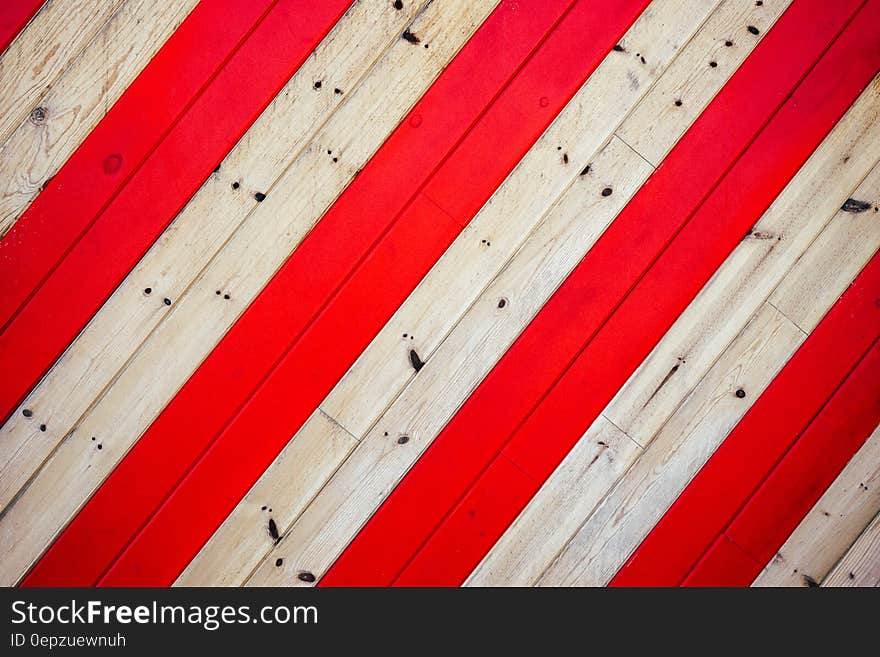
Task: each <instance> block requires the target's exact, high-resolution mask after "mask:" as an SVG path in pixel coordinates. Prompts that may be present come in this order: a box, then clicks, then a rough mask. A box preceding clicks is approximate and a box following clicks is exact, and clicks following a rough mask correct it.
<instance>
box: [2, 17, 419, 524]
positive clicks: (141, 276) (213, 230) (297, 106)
mask: <svg viewBox="0 0 880 657" xmlns="http://www.w3.org/2000/svg"><path fill="white" fill-rule="evenodd" d="M380 9H381V11H380ZM420 9H421V3H420V2H412V3H408V4H407V5H406V7H405V9H404V10H402V11H389V10H388V7H387V6H386V5H385V4H384V3H383V2H382V0H368V1H365V2H361V3H358V4H357V5H356V6H355V7H354V8H353V9H351V10H350V11H349V12H347V13H346V15H345V16H343V18H342V19H341V20H340V21H339V23H338V24H337V25H336V26H335V27H334V29H333V30H332V31H331V32H330V34H329V35H328V36H327V37H326V38H325V39H324V40H323V41H322V42H321V43H320V44H319V46H318V47H317V49H316V50H315V52H314V53H313V54H312V55H311V56H310V57H309V58H308V59H307V60H306V61H305V62H304V63H303V65H302V67H301V68H300V70H299V71H298V72H297V73H296V74H295V75H294V76H293V77H292V78H291V80H290V81H289V82H288V84H287V85H286V86H285V87H284V89H283V90H282V91H281V92H280V93H279V95H278V97H277V98H276V99H275V100H274V101H273V102H272V103H271V104H270V105H269V107H268V108H267V109H266V110H265V111H264V112H263V114H262V115H261V116H260V118H259V119H258V120H257V121H256V122H255V123H254V124H253V125H252V126H251V128H250V129H249V130H248V131H247V133H245V135H244V137H243V138H242V139H241V140H240V142H239V143H238V144H237V145H236V146H235V148H233V149H232V151H231V152H230V153H229V154H228V155H227V157H226V158H225V159H224V161H223V163H222V166H221V170H220V171H219V172H218V173H215V174H213V175H212V176H211V177H210V178H209V179H208V180H207V182H206V183H205V184H204V185H203V187H202V188H201V189H200V190H199V191H198V192H197V193H196V195H195V196H194V197H193V198H192V199H191V200H190V202H189V203H188V204H187V205H186V207H185V208H184V209H183V210H182V211H181V213H180V215H178V217H177V218H176V219H175V221H174V222H173V223H172V224H171V226H170V227H169V228H168V230H166V231H165V232H164V233H163V234H162V236H161V237H160V238H159V240H157V242H156V243H155V244H154V245H153V246H152V247H151V248H150V250H149V251H148V252H147V254H146V255H145V256H144V258H143V259H142V260H141V261H140V262H139V263H138V265H137V266H136V267H135V268H134V270H133V271H132V272H131V274H129V276H128V277H127V278H126V279H125V281H123V283H122V284H121V285H120V287H119V288H118V289H117V290H116V292H114V294H113V295H112V296H111V297H110V299H109V300H108V301H107V302H106V303H105V304H104V306H103V307H102V308H101V310H100V311H99V312H98V313H97V314H96V315H95V317H93V318H92V320H91V322H90V323H89V325H88V326H87V327H86V328H85V329H84V331H83V332H82V333H81V334H80V335H79V336H78V338H77V339H76V340H75V341H74V342H73V344H72V345H71V346H70V347H69V348H68V349H67V351H66V352H65V353H64V355H63V356H62V357H61V358H60V359H59V360H58V362H56V363H55V365H54V366H53V367H52V369H51V370H50V371H49V373H48V374H47V375H46V377H45V378H44V379H43V380H42V381H41V382H40V384H39V385H38V386H37V387H36V388H35V389H34V390H33V391H32V392H31V393H30V394H29V395H28V396H27V398H26V399H25V400H24V401H23V402H22V405H21V407H20V408H19V409H18V410H17V412H15V413H13V415H12V416H11V417H10V418H9V420H8V421H7V422H6V424H5V426H4V427H3V429H2V431H0V455H2V456H0V507H5V506H6V505H7V504H8V503H9V501H10V500H11V499H12V497H13V496H14V495H15V494H16V493H17V491H18V490H19V489H20V487H21V486H22V485H24V483H25V482H26V481H27V479H28V478H29V477H31V475H32V474H33V473H34V472H36V470H37V469H38V468H39V467H40V464H41V463H42V462H43V461H44V460H45V459H46V458H48V457H49V456H50V455H51V453H52V451H53V450H54V449H55V448H56V447H57V446H58V445H59V444H60V442H61V441H62V440H64V439H65V437H66V436H68V435H69V434H70V432H71V431H72V430H73V428H74V427H75V426H76V425H77V424H78V423H80V421H81V420H82V417H83V415H84V414H85V413H86V412H87V410H88V409H89V408H90V407H92V406H93V405H94V403H95V402H96V400H97V399H99V398H100V396H101V395H102V394H103V393H105V392H106V390H107V389H108V388H109V386H111V385H112V383H113V382H114V381H115V380H116V379H117V378H118V377H119V376H120V373H121V371H122V370H123V369H124V368H125V366H126V364H127V363H128V361H129V359H131V358H132V356H133V354H135V353H136V352H137V350H138V348H139V347H140V345H141V344H143V343H144V341H145V340H146V339H147V338H148V337H149V336H150V335H151V333H152V332H153V331H154V330H155V329H156V327H157V326H158V325H160V324H161V323H162V322H163V321H164V320H165V319H166V318H167V317H168V316H169V314H170V313H171V311H172V309H173V307H171V306H166V305H164V304H163V303H162V301H161V300H162V299H164V298H168V299H173V300H174V301H175V302H176V303H177V305H179V303H180V300H181V297H182V296H183V295H184V294H185V293H186V292H187V290H188V289H189V288H190V286H191V285H192V284H193V281H194V280H195V279H196V278H197V277H198V276H199V274H200V273H201V272H202V271H203V269H204V268H205V266H206V265H207V263H209V262H210V261H211V259H212V258H213V257H214V256H215V255H216V253H217V252H218V251H219V250H220V249H221V248H222V247H223V245H224V244H225V243H226V242H228V241H229V239H230V237H231V236H232V235H233V234H234V233H235V231H236V230H237V229H238V227H239V226H240V225H241V224H242V223H243V222H244V221H245V220H246V219H248V218H249V217H251V218H253V219H254V220H255V221H257V220H258V217H260V216H263V217H265V216H269V217H272V216H273V215H272V214H271V212H272V211H273V210H272V209H274V208H276V207H281V205H279V206H275V205H274V204H275V203H276V201H277V200H278V199H276V194H275V192H274V191H273V188H274V187H275V186H278V187H279V188H283V186H284V185H285V184H290V183H289V181H290V180H291V177H290V176H288V177H287V178H286V179H285V180H287V181H288V182H287V183H284V182H281V183H279V180H280V179H281V178H282V177H283V176H284V173H285V171H286V170H287V169H288V168H289V167H290V166H291V164H292V163H293V162H295V161H297V158H300V157H301V156H302V158H303V160H302V161H303V164H300V165H299V166H300V169H299V173H300V175H303V176H304V177H307V176H306V174H304V173H302V172H303V169H304V168H307V167H308V166H310V165H309V164H308V163H309V162H314V161H315V160H316V159H319V158H318V156H317V154H318V153H321V147H320V144H319V143H316V142H312V144H311V146H309V144H310V141H312V140H313V139H314V138H315V137H316V135H317V134H318V133H319V131H321V130H323V129H324V126H325V124H326V122H327V120H328V117H329V116H332V115H333V113H334V112H335V111H336V110H337V109H338V108H339V107H340V106H341V105H342V103H344V102H346V99H350V102H352V103H353V107H354V108H355V109H354V111H355V112H356V111H358V108H363V107H364V106H365V105H367V104H369V103H374V102H375V98H370V97H368V96H366V95H361V96H359V97H358V98H357V99H355V97H354V90H355V88H356V87H357V85H358V83H359V81H360V80H361V79H362V78H363V76H364V75H365V74H366V73H367V72H368V71H369V70H370V68H371V67H372V66H373V65H374V64H375V62H376V61H377V59H378V58H379V57H380V56H381V54H382V53H383V52H384V51H385V49H386V48H387V47H388V45H389V44H390V43H391V42H392V41H393V40H395V38H396V37H397V35H399V34H400V32H402V31H403V29H404V27H405V26H406V25H407V24H408V22H409V21H410V20H411V19H412V18H413V17H414V16H415V15H416V14H417V13H418V12H419V10H420ZM353 44H354V45H353ZM419 61H421V60H419ZM387 65H388V66H391V65H393V63H390V62H389V64H387ZM406 70H411V69H406ZM319 79H326V80H327V81H328V84H327V85H324V86H323V87H322V88H323V89H325V90H326V92H325V93H316V92H315V90H314V88H313V85H314V81H315V80H319ZM334 86H336V87H339V88H342V89H345V90H347V93H346V94H345V95H343V96H340V95H339V94H335V93H332V91H330V90H332V89H333V88H334ZM374 93H379V92H378V91H376V92H374ZM335 125H337V126H341V125H343V124H341V123H339V122H338V120H337V123H336V124H335ZM379 125H384V124H379ZM334 129H335V130H336V131H337V134H340V135H347V134H350V133H346V132H344V131H342V132H340V129H339V128H334ZM330 134H331V133H325V136H327V137H328V139H329V135H330ZM307 148H310V149H311V150H310V151H308V152H307V151H306V149H307ZM304 153H306V154H305V155H303V154H304ZM349 173H350V170H349V169H348V168H347V169H346V170H345V171H340V172H338V173H335V174H334V176H333V177H328V181H334V182H335V183H336V184H338V185H341V184H342V177H343V176H345V175H348V174H349ZM233 181H238V182H239V183H240V187H239V189H238V190H234V189H232V187H231V184H232V182H233ZM331 188H332V185H331ZM339 188H340V187H337V189H339ZM258 191H259V192H264V193H268V194H270V198H268V199H267V200H266V201H265V202H264V203H263V204H258V203H257V201H256V200H255V199H254V196H253V195H254V193H255V192H258ZM282 205H283V204H282ZM261 206H265V207H261ZM266 207H268V208H270V209H268V210H267V209H266ZM257 208H261V209H260V211H259V212H257ZM277 216H286V215H283V214H279V215H277ZM290 216H293V215H290ZM314 219H315V216H312V217H311V218H310V219H308V220H307V223H303V221H301V220H299V221H298V222H296V223H292V224H291V225H293V226H298V227H299V230H300V231H301V230H302V228H303V227H304V226H309V225H310V223H308V222H311V221H314ZM251 223H253V221H252V222H251ZM267 223H269V224H270V225H275V226H278V227H279V228H284V227H285V226H287V224H284V223H281V222H277V221H269V222H267ZM291 239H292V238H291ZM284 244H290V239H289V240H288V241H287V242H285V243H280V242H279V247H282V246H283V245H284ZM294 244H295V242H294ZM290 248H291V249H292V246H290ZM215 276H216V279H217V280H216V281H215V283H214V284H216V285H219V286H222V287H223V288H224V289H227V288H229V287H232V282H231V280H230V282H229V283H228V284H227V279H231V278H232V275H231V274H226V273H219V274H216V275H215ZM147 287H150V288H152V289H153V294H152V295H151V297H149V298H145V296H144V294H143V290H144V289H145V288H147ZM215 289H216V288H215ZM236 292H238V290H236ZM247 301H248V300H247V298H246V297H241V296H239V294H236V295H235V296H234V297H233V298H232V299H230V300H228V303H226V304H225V305H224V306H223V307H222V309H221V310H222V311H228V314H229V315H230V317H232V318H234V317H237V315H238V314H239V313H240V312H241V311H242V310H243V309H244V307H245V306H246V305H247ZM174 307H177V306H174ZM216 314H217V310H216V308H214V309H212V310H211V311H210V312H209V315H211V316H215V315H216ZM197 323H201V322H200V321H199V322H197ZM185 335H186V331H185V330H184V331H182V333H181V338H183V337H184V336H185ZM214 341H216V338H214ZM211 347H213V342H211V343H204V344H203V343H200V342H197V341H191V342H189V343H188V344H187V345H186V347H185V348H184V352H187V350H189V351H194V353H195V356H193V357H192V359H193V360H195V359H198V361H200V360H201V358H203V357H204V355H205V354H207V353H208V351H209V350H210V348H211ZM198 361H197V362H198ZM179 377H185V375H184V374H180V375H179ZM160 379H161V380H163V381H165V383H166V384H167V386H166V387H170V388H172V389H173V390H176V389H177V388H176V387H175V386H179V385H180V384H181V382H182V379H180V378H172V377H170V376H169V377H168V378H165V376H164V375H163V376H162V377H160ZM147 387H150V388H152V386H147ZM155 392H157V393H159V394H164V395H168V394H169V393H168V391H167V390H166V389H159V388H157V389H156V390H155ZM22 408H29V409H37V410H38V412H39V414H40V417H41V418H45V420H43V421H44V422H45V424H46V427H47V430H46V431H45V432H41V431H39V427H38V426H37V425H36V424H35V423H33V422H27V420H26V418H24V417H23V415H22V413H21V409H22Z"/></svg>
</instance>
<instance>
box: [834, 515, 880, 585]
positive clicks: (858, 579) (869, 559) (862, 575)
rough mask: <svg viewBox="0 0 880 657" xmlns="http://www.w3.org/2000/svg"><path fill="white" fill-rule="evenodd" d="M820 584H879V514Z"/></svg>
mask: <svg viewBox="0 0 880 657" xmlns="http://www.w3.org/2000/svg"><path fill="white" fill-rule="evenodd" d="M822 586H880V515H878V516H877V517H875V518H874V521H873V522H872V523H871V524H870V525H869V526H868V528H867V529H866V530H865V531H864V532H863V533H862V535H861V536H859V538H858V540H857V541H856V542H855V543H854V544H853V546H852V547H851V548H850V549H849V551H848V552H847V553H846V555H845V556H844V557H843V559H841V560H840V563H838V564H837V566H836V567H835V569H834V570H833V571H831V574H830V575H829V576H828V578H827V579H826V580H825V581H824V582H822Z"/></svg>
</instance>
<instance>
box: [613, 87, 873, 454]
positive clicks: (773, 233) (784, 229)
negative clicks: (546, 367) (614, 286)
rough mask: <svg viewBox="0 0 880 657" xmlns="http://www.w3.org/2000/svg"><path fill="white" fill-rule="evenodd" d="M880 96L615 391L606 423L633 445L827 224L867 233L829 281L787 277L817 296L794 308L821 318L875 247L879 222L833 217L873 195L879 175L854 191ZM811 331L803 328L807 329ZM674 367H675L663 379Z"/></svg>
mask: <svg viewBox="0 0 880 657" xmlns="http://www.w3.org/2000/svg"><path fill="white" fill-rule="evenodd" d="M878 92H880V84H877V83H876V82H875V84H873V85H872V87H871V88H870V89H869V90H868V91H866V92H865V93H864V94H863V97H862V99H861V100H860V101H859V102H858V104H857V106H856V107H854V108H853V112H852V113H850V115H849V116H848V118H845V119H844V120H843V122H842V125H843V126H849V128H848V129H847V130H845V131H844V130H840V131H838V132H837V137H836V138H837V139H839V140H840V141H839V143H837V144H834V145H832V144H830V143H828V142H827V141H826V146H825V147H824V148H820V149H819V151H818V152H817V153H816V154H815V155H814V156H813V157H811V158H810V160H809V161H808V162H807V163H806V164H805V165H804V166H803V168H802V169H801V170H800V171H799V172H798V174H797V177H796V179H795V180H793V181H792V182H791V183H790V184H789V185H788V186H787V187H786V188H785V190H783V192H782V193H781V194H780V195H779V196H778V197H777V198H776V200H775V201H774V202H773V204H772V205H771V206H770V208H769V209H768V210H767V211H766V212H765V213H764V215H763V216H762V217H761V219H760V220H759V221H758V222H757V224H756V225H755V226H754V228H753V229H752V231H751V232H750V234H748V235H747V236H745V238H744V239H743V241H742V243H741V244H740V245H739V246H738V247H737V248H736V249H735V250H734V251H733V253H732V254H731V255H730V257H729V258H728V259H727V261H726V262H725V264H724V265H723V266H722V267H721V268H720V269H719V270H718V271H717V272H716V273H715V275H714V276H713V277H712V280H711V281H710V282H709V283H708V285H707V286H706V287H705V288H704V290H703V292H701V294H700V296H699V297H698V298H697V300H695V302H694V303H692V304H691V305H690V306H689V307H688V309H687V310H686V311H685V312H684V313H683V314H682V315H681V316H680V317H679V318H678V319H677V320H676V322H675V324H674V325H673V327H672V329H670V331H669V332H668V333H667V335H666V336H665V337H664V339H663V341H662V342H661V343H660V344H659V345H658V346H657V347H656V348H655V349H654V351H653V352H652V353H651V355H650V356H649V357H648V358H647V359H646V360H645V361H644V363H643V364H642V365H641V367H640V368H639V372H638V373H637V374H636V375H634V376H632V377H631V378H630V380H629V381H628V382H627V383H626V385H625V386H624V387H623V388H622V389H621V390H620V392H618V394H617V396H616V397H615V399H614V401H613V402H612V403H611V405H610V407H609V408H608V409H607V410H606V415H607V417H608V418H609V419H610V420H611V421H612V422H614V424H616V425H617V426H619V427H620V428H621V429H622V430H623V431H625V432H626V433H627V434H628V435H629V436H631V437H632V438H633V439H634V440H635V441H636V442H638V443H639V444H640V445H647V444H648V442H649V441H650V440H651V436H653V435H654V434H655V433H656V432H657V430H658V429H659V428H660V427H661V426H662V425H663V423H664V422H665V421H666V419H667V418H668V417H669V416H670V415H671V414H672V412H673V411H674V410H675V408H676V407H677V406H678V405H679V404H680V403H681V401H682V400H683V399H684V398H685V397H686V396H687V394H688V392H689V391H690V390H691V389H692V388H693V386H694V385H695V383H696V382H697V381H699V380H700V378H701V377H702V376H703V374H704V373H705V372H706V371H707V370H708V368H709V367H711V365H712V363H713V362H714V361H715V360H716V359H717V358H718V356H719V354H720V353H721V351H723V349H724V348H725V347H726V345H727V344H729V343H730V341H731V340H732V339H733V336H734V335H735V334H736V333H738V332H739V331H740V330H741V329H742V327H743V325H744V324H745V323H746V322H747V321H748V320H749V318H750V317H752V315H754V313H755V312H756V310H757V308H758V307H759V306H760V305H761V304H762V303H764V301H765V300H766V299H767V298H768V297H769V296H770V294H771V292H773V290H774V288H776V286H777V285H779V284H781V283H783V282H785V281H786V274H787V272H788V271H789V270H790V269H791V268H792V266H793V265H794V263H795V262H796V261H797V260H798V258H799V257H801V254H803V253H804V252H805V251H806V250H807V247H809V246H810V244H812V242H813V241H814V240H815V239H816V238H817V236H818V235H819V234H820V233H822V232H823V229H824V228H825V227H826V226H828V225H836V224H841V226H840V228H839V229H838V230H842V229H843V228H844V226H843V225H842V224H844V223H846V224H850V223H851V224H852V225H850V226H849V230H850V231H858V230H859V229H864V235H863V237H862V239H861V242H862V244H861V245H860V246H852V247H849V249H848V252H844V253H843V254H841V255H845V256H848V257H849V260H850V262H847V263H841V264H839V265H836V268H837V269H839V270H841V274H838V275H837V276H832V275H831V274H832V273H833V272H832V271H827V268H826V267H823V268H822V269H823V272H822V273H823V274H826V277H821V278H820V277H815V276H813V275H810V276H801V277H797V276H795V277H788V280H790V281H794V280H800V281H811V282H812V284H813V285H814V286H821V287H823V288H824V291H823V292H822V293H821V294H818V295H814V296H813V297H812V298H811V302H810V303H809V304H805V303H803V302H804V301H806V300H805V299H804V298H800V299H799V300H798V301H800V302H801V303H802V304H803V307H805V308H812V309H818V310H819V311H820V312H821V314H819V317H821V316H822V315H824V313H825V311H827V310H828V308H830V307H831V305H832V304H833V303H834V301H836V299H837V297H836V296H835V295H838V296H839V295H840V294H841V293H842V291H843V290H844V289H845V286H846V285H848V284H849V282H850V281H852V279H853V278H855V274H856V273H858V271H859V270H860V269H861V267H863V266H864V264H865V262H867V260H868V258H870V257H871V256H872V255H873V253H874V251H876V249H877V248H878V246H880V226H878V222H876V221H875V222H873V225H868V222H867V221H865V220H864V219H861V220H860V219H859V215H852V214H851V213H843V212H840V211H839V210H840V206H841V205H842V204H843V202H844V201H845V200H846V199H847V198H848V197H849V196H850V195H851V194H855V195H857V196H859V195H861V196H865V195H866V194H867V195H868V196H874V195H876V192H874V193H873V194H872V193H871V191H870V190H874V189H876V186H877V183H878V180H880V178H878V177H877V175H876V174H875V175H874V176H872V177H871V178H870V180H869V181H867V184H866V185H865V186H861V187H860V183H861V182H862V180H863V179H864V178H865V176H866V175H867V173H868V172H870V171H871V169H872V168H874V166H875V165H876V163H877V161H878V154H877V153H874V152H872V151H871V149H869V148H866V147H865V146H866V144H870V143H872V142H873V141H876V140H877V139H880V121H877V116H878V111H880V96H878ZM857 188H858V191H856V190H857ZM841 215H843V216H841ZM869 219H870V217H869ZM850 220H854V221H852V222H851V221H850ZM850 234H852V232H850ZM838 243H839V242H838ZM815 253H816V255H815V256H814V258H816V259H821V261H822V262H825V263H828V262H830V260H829V259H828V258H829V256H831V255H833V254H830V253H825V252H823V251H821V250H820V251H816V252H815ZM812 262H815V260H814V261H812ZM832 267H834V266H832ZM849 274H852V275H851V276H850V275H849ZM835 283H836V285H835ZM802 284H806V283H802ZM788 285H793V283H788ZM823 302H824V303H823ZM814 312H815V310H814ZM798 314H801V315H802V314H803V313H802V312H801V313H798ZM792 321H794V320H792ZM814 326H815V324H813V325H812V326H811V325H809V324H808V323H806V322H805V325H804V326H802V327H801V328H802V329H803V330H804V331H810V330H811V329H812V328H813V327H814ZM672 368H676V369H675V371H674V373H673V375H672V376H670V372H671V371H672Z"/></svg>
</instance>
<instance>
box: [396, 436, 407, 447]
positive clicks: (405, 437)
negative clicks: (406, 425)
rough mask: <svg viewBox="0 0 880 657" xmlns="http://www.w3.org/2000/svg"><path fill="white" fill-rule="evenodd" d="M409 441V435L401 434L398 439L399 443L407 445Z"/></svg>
mask: <svg viewBox="0 0 880 657" xmlns="http://www.w3.org/2000/svg"><path fill="white" fill-rule="evenodd" d="M408 442H409V436H401V437H400V438H398V439H397V444H398V445H406V444H407V443H408Z"/></svg>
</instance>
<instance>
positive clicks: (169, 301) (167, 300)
mask: <svg viewBox="0 0 880 657" xmlns="http://www.w3.org/2000/svg"><path fill="white" fill-rule="evenodd" d="M163 303H164V304H165V305H166V306H170V305H171V299H169V298H168V297H165V298H164V299H163Z"/></svg>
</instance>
